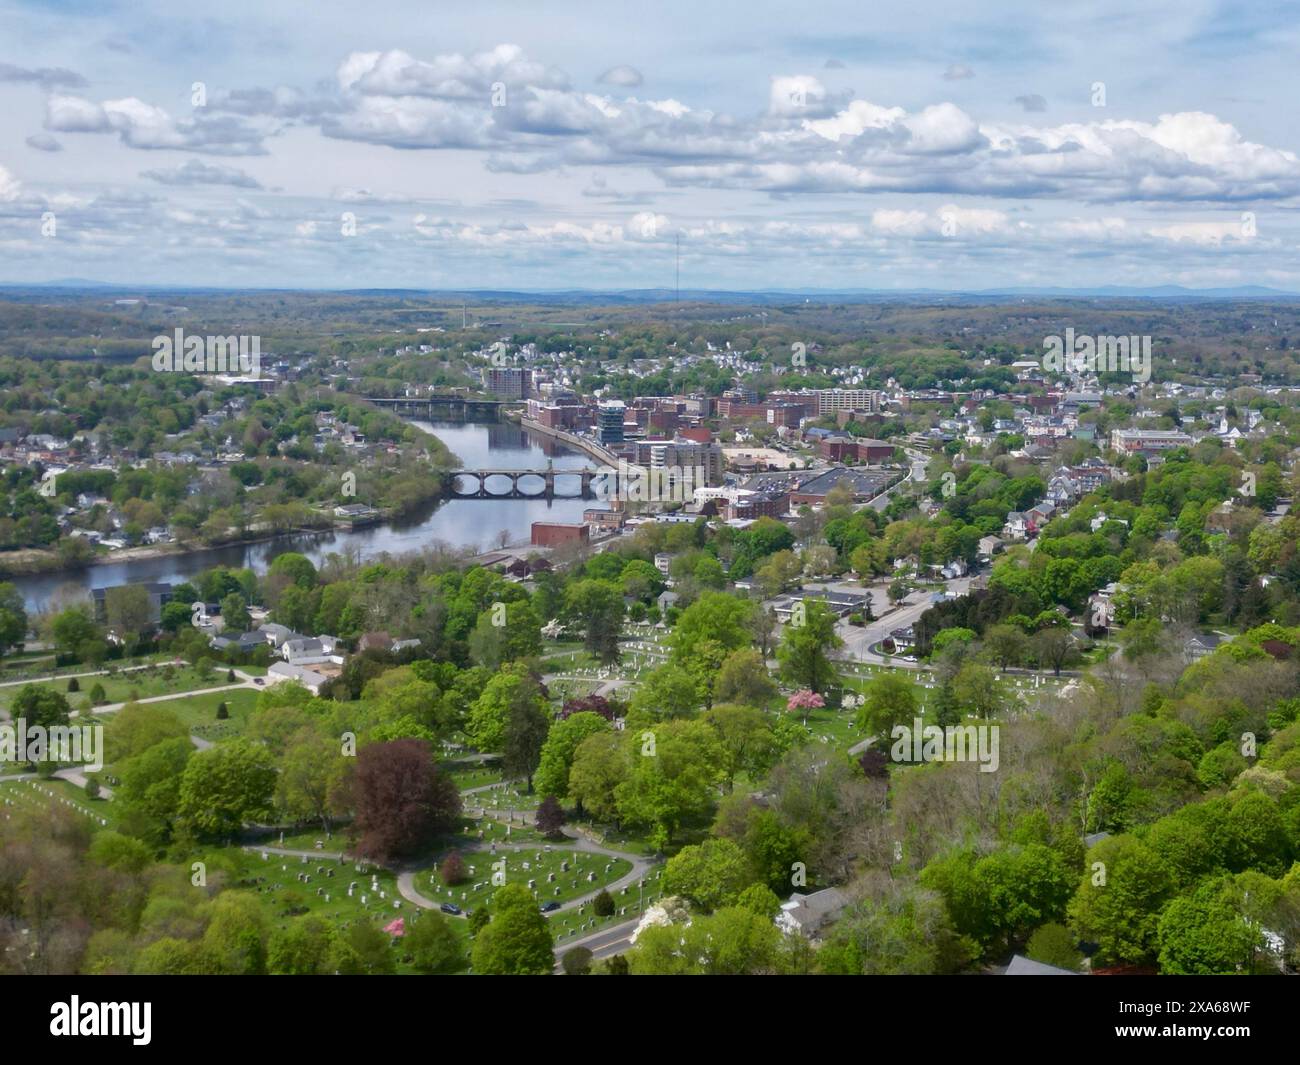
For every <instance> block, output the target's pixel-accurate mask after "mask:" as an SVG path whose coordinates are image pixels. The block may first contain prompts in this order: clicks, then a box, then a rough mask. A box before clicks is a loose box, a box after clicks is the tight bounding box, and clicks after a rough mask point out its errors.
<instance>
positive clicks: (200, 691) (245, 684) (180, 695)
mask: <svg viewBox="0 0 1300 1065" xmlns="http://www.w3.org/2000/svg"><path fill="white" fill-rule="evenodd" d="M238 675H239V673H238V671H236V676H238ZM239 688H255V690H257V691H262V690H263V689H262V688H261V687H260V686H258V685H254V684H253V678H252V677H247V678H245V679H244V680H242V681H240V682H239V683H237V684H222V685H219V686H218V687H215V688H195V689H194V690H193V691H188V692H171V693H170V694H168V695H151V696H149V698H147V699H134V700H128V701H131V702H137V703H165V702H168V701H170V700H172V699H186V698H188V697H189V696H191V695H211V694H213V693H214V692H228V691H235V690H237V689H239ZM126 705H127V704H126V703H108V704H107V705H105V706H97V707H95V708H94V711H93V712H94V713H96V714H111V713H113V712H114V711H117V710H121V709H122V707H124V706H126ZM80 714H81V711H80V710H73V711H72V713H71V714H69V715H68V716H69V717H77V716H79V715H80Z"/></svg>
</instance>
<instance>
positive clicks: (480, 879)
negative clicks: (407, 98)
mask: <svg viewBox="0 0 1300 1065" xmlns="http://www.w3.org/2000/svg"><path fill="white" fill-rule="evenodd" d="M547 846H549V847H551V850H550V851H547V850H546V849H545V848H546V847H547ZM462 858H463V860H464V862H465V869H466V873H467V875H468V877H469V879H468V880H466V881H465V883H463V884H455V885H453V886H451V887H446V886H444V885H443V882H442V878H441V877H440V876H439V875H438V873H437V872H436V871H435V870H434V868H433V866H432V865H430V866H425V867H422V868H421V869H420V870H419V871H418V872H416V874H415V887H416V890H417V891H419V892H420V894H421V895H423V896H424V897H425V898H427V899H429V900H430V901H432V902H438V903H443V902H451V903H455V905H457V906H459V907H460V908H461V909H463V910H474V909H477V908H478V907H479V906H483V905H487V906H489V907H491V904H492V896H493V895H494V894H495V893H496V888H497V886H499V885H494V884H493V883H492V877H493V874H494V871H495V872H497V873H500V872H504V873H505V882H506V883H507V884H523V885H525V886H527V885H528V882H529V881H530V880H532V881H534V885H535V886H534V887H533V888H532V891H533V892H534V894H536V896H537V899H538V903H539V904H540V903H545V902H568V901H569V900H570V899H576V898H579V897H581V896H583V895H590V894H591V893H592V892H595V891H599V890H600V889H601V888H602V887H604V886H605V885H606V884H611V883H613V882H614V881H615V880H617V879H618V878H619V877H621V876H626V875H627V873H628V872H629V871H630V870H631V868H632V863H631V862H628V861H624V860H623V859H622V858H608V857H606V856H605V855H603V854H589V853H587V852H585V851H576V850H572V849H571V848H568V847H564V846H562V845H556V844H533V845H530V846H529V847H528V848H526V849H523V850H516V849H508V848H506V847H498V848H497V853H496V854H492V853H491V852H490V851H486V850H481V851H469V852H466V853H464V854H463V855H462ZM500 863H504V865H501V864H500ZM564 863H567V864H568V869H567V871H566V870H564V869H563V868H562V866H563V864H564ZM607 867H608V870H607ZM470 870H473V871H472V872H471V871H470ZM552 876H553V877H554V878H555V879H554V880H553V881H552V880H551V879H550V878H551V877H552ZM591 876H594V877H595V879H594V880H593V879H589V877H591Z"/></svg>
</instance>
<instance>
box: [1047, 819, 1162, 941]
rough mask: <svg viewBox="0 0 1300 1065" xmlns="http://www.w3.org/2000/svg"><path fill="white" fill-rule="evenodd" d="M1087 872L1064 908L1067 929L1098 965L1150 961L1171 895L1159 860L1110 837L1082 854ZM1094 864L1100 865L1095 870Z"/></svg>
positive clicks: (1125, 839) (1130, 841) (1129, 840)
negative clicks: (1094, 947) (1089, 948)
mask: <svg viewBox="0 0 1300 1065" xmlns="http://www.w3.org/2000/svg"><path fill="white" fill-rule="evenodd" d="M1087 861H1088V870H1089V871H1088V872H1086V873H1085V875H1084V879H1083V882H1082V884H1080V885H1079V889H1078V890H1077V891H1076V892H1075V895H1074V898H1073V899H1072V900H1071V902H1070V907H1069V915H1070V928H1071V930H1072V931H1073V932H1074V934H1075V936H1076V937H1078V939H1079V941H1080V942H1089V943H1096V944H1098V946H1099V949H1098V952H1097V957H1098V960H1099V961H1102V962H1119V963H1124V962H1127V963H1130V964H1141V963H1143V962H1147V961H1150V960H1151V959H1152V958H1154V957H1155V955H1156V953H1157V951H1158V949H1159V945H1158V939H1157V929H1158V924H1159V917H1160V912H1161V910H1162V909H1163V908H1164V906H1165V903H1166V902H1167V901H1168V900H1169V898H1170V896H1171V895H1172V893H1173V884H1172V882H1171V878H1170V870H1169V866H1168V865H1167V863H1166V862H1165V861H1164V859H1163V858H1162V857H1161V856H1160V855H1159V854H1157V853H1156V852H1155V851H1154V850H1152V849H1151V848H1150V847H1148V846H1147V845H1146V844H1145V843H1142V842H1141V841H1139V840H1137V839H1135V838H1134V837H1132V836H1125V835H1121V836H1111V837H1109V838H1107V839H1104V840H1102V841H1101V842H1099V843H1098V844H1096V845H1095V846H1094V847H1093V848H1092V849H1091V850H1089V851H1088V858H1087ZM1098 863H1100V864H1098Z"/></svg>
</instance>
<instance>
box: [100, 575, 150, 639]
mask: <svg viewBox="0 0 1300 1065" xmlns="http://www.w3.org/2000/svg"><path fill="white" fill-rule="evenodd" d="M104 610H105V612H106V614H107V617H108V627H109V628H110V629H112V630H113V631H114V632H116V633H117V634H118V635H119V636H127V635H128V634H130V635H137V636H138V635H140V634H141V633H143V632H144V631H145V630H146V629H147V628H148V627H149V625H150V620H151V617H152V607H151V604H150V600H149V590H148V589H147V588H146V587H145V586H144V585H143V584H123V585H119V586H118V587H116V588H108V589H105V591H104Z"/></svg>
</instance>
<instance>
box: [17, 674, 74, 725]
mask: <svg viewBox="0 0 1300 1065" xmlns="http://www.w3.org/2000/svg"><path fill="white" fill-rule="evenodd" d="M71 713H72V707H70V706H69V705H68V699H67V697H66V696H65V695H64V694H63V693H62V692H58V691H55V690H54V689H53V688H48V687H43V686H41V685H39V684H24V685H23V686H22V687H21V688H19V689H18V694H17V695H15V696H14V700H13V702H12V703H11V704H10V706H9V716H10V717H11V718H12V719H13V720H14V721H25V722H26V723H27V727H28V729H32V728H36V727H38V726H39V727H40V728H44V729H48V728H50V727H51V726H53V725H66V724H67V723H68V721H69V720H71V718H70V716H69V715H70V714H71Z"/></svg>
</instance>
